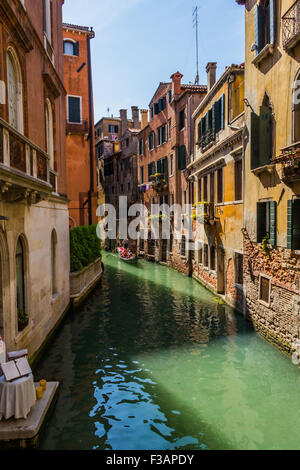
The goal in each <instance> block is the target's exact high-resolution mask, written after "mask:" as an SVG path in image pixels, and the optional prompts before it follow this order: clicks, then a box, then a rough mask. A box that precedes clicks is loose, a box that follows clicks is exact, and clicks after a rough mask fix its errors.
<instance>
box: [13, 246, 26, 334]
mask: <svg viewBox="0 0 300 470" xmlns="http://www.w3.org/2000/svg"><path fill="white" fill-rule="evenodd" d="M25 286H26V278H25V250H24V243H23V241H22V238H21V237H20V238H19V239H18V243H17V251H16V291H17V313H18V330H19V331H22V330H23V329H24V328H25V327H26V326H27V325H28V316H27V313H26V295H25Z"/></svg>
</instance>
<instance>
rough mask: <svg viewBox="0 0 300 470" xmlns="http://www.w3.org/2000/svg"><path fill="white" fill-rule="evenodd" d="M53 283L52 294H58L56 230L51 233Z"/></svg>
mask: <svg viewBox="0 0 300 470" xmlns="http://www.w3.org/2000/svg"><path fill="white" fill-rule="evenodd" d="M51 285H52V296H54V295H55V294H57V236H56V232H55V230H53V231H52V234H51Z"/></svg>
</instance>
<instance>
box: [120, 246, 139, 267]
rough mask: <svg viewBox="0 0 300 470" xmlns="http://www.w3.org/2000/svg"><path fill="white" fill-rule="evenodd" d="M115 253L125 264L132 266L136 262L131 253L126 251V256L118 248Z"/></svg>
mask: <svg viewBox="0 0 300 470" xmlns="http://www.w3.org/2000/svg"><path fill="white" fill-rule="evenodd" d="M117 252H118V255H119V257H120V259H121V260H122V261H124V262H125V263H128V264H134V263H136V262H137V261H138V258H137V256H136V255H134V254H133V253H131V252H130V251H127V254H125V253H126V251H125V250H124V249H122V248H118V249H117Z"/></svg>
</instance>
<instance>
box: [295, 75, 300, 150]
mask: <svg viewBox="0 0 300 470" xmlns="http://www.w3.org/2000/svg"><path fill="white" fill-rule="evenodd" d="M293 141H294V142H300V70H299V72H298V75H297V77H296V80H295V84H294V89H293Z"/></svg>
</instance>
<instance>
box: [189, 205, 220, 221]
mask: <svg viewBox="0 0 300 470" xmlns="http://www.w3.org/2000/svg"><path fill="white" fill-rule="evenodd" d="M194 214H195V219H196V220H197V221H199V222H200V223H201V224H204V225H208V224H209V225H213V224H214V223H215V222H216V221H217V219H218V217H217V215H216V206H215V204H214V203H213V202H203V203H198V204H197V205H196V210H195V212H194Z"/></svg>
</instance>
